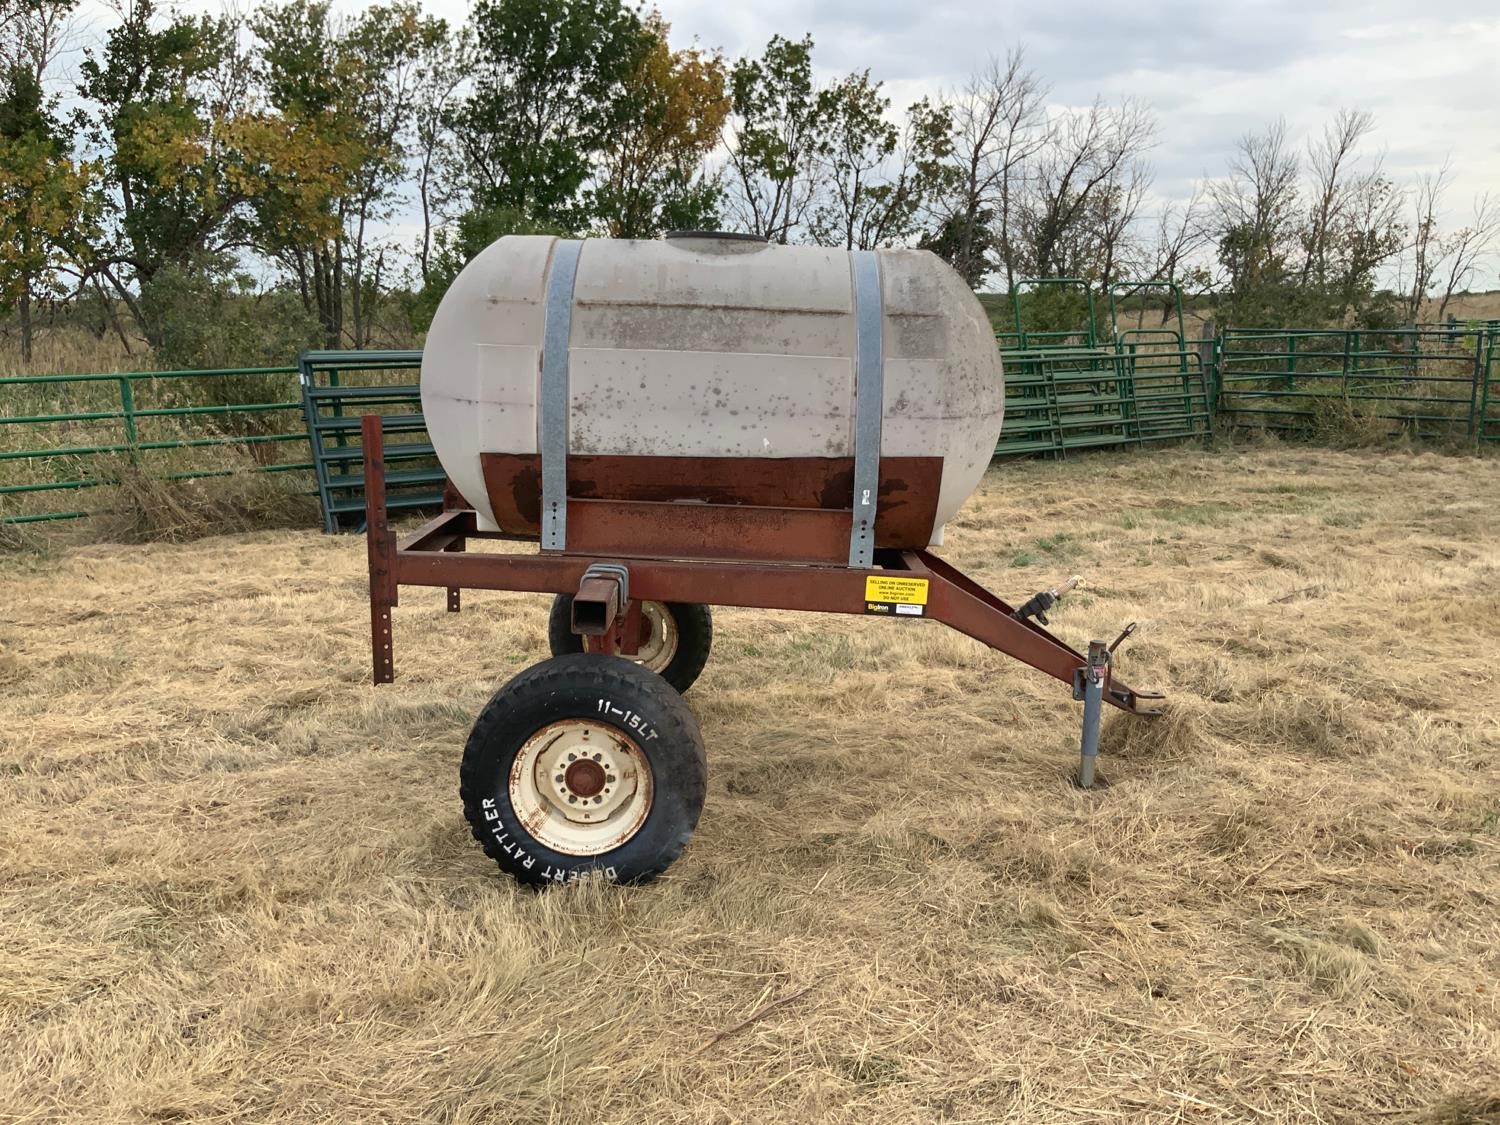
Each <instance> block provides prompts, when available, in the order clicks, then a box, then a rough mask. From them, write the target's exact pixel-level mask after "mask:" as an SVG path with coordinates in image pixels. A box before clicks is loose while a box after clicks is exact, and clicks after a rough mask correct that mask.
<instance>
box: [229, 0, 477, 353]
mask: <svg viewBox="0 0 1500 1125" xmlns="http://www.w3.org/2000/svg"><path fill="white" fill-rule="evenodd" d="M252 26H253V27H254V30H255V33H256V35H257V37H258V40H259V46H258V49H257V52H256V63H257V68H256V69H257V78H258V79H259V83H260V88H261V90H262V91H263V93H264V97H265V100H266V102H267V106H268V108H269V109H270V110H271V111H272V114H271V115H270V116H269V119H268V120H266V121H265V125H266V127H267V129H268V131H269V135H270V137H271V139H273V140H274V142H275V143H274V145H270V146H268V160H269V168H270V175H269V176H268V177H267V182H266V184H265V185H264V189H263V190H261V191H259V192H258V193H257V194H256V196H255V199H254V200H253V201H252V203H253V210H254V214H255V218H256V222H255V228H254V238H255V242H256V244H257V246H258V247H259V248H260V249H261V250H262V251H263V252H264V253H266V254H267V255H269V256H270V257H271V258H272V259H273V260H275V261H277V262H278V263H280V264H281V265H282V266H283V268H284V269H286V271H287V272H288V274H289V275H290V276H291V278H292V279H293V281H294V282H295V284H296V286H297V288H298V291H299V292H300V293H301V294H302V298H303V302H304V304H305V305H306V307H307V308H308V309H309V310H310V311H314V312H315V313H316V314H317V317H318V320H319V322H320V323H321V324H322V325H323V334H324V338H325V341H326V343H327V346H329V347H339V346H342V345H344V344H345V343H346V342H347V343H352V344H353V345H354V346H356V347H364V346H367V345H368V344H369V343H370V341H371V337H372V332H373V314H374V306H375V303H376V302H377V301H378V299H379V294H380V292H381V282H382V280H383V276H384V274H385V270H386V267H385V253H386V251H385V248H384V247H372V244H371V241H370V231H371V225H372V224H373V223H374V222H377V221H379V220H382V219H386V218H389V217H390V215H391V214H392V212H393V208H394V204H395V201H396V199H397V198H398V195H399V192H400V189H401V186H402V182H403V179H404V176H405V171H406V158H407V155H408V151H409V146H410V142H411V120H412V116H413V107H414V102H415V100H416V96H417V93H418V90H419V89H420V79H421V75H422V66H421V60H422V59H423V57H424V54H425V53H427V52H430V51H431V50H432V49H433V48H434V47H435V45H436V44H438V43H440V42H441V41H443V40H444V39H445V38H446V35H447V27H446V25H445V24H444V23H443V22H442V21H440V20H434V19H431V18H424V17H422V16H421V14H420V12H419V10H418V9H417V7H416V6H415V4H412V3H409V2H406V0H398V2H396V3H393V4H390V5H376V6H374V7H371V8H367V9H366V10H365V11H364V12H363V13H361V15H360V16H359V17H358V18H356V19H354V20H352V21H349V22H342V21H337V20H335V19H334V18H333V16H332V15H331V11H330V6H329V4H327V3H326V2H323V0H286V2H284V3H280V4H272V5H268V6H266V7H263V8H262V9H261V10H260V11H259V12H258V13H257V14H256V17H255V19H254V20H253V23H252ZM346 312H347V313H348V315H349V317H350V323H349V324H348V325H347V326H346V321H345V316H346Z"/></svg>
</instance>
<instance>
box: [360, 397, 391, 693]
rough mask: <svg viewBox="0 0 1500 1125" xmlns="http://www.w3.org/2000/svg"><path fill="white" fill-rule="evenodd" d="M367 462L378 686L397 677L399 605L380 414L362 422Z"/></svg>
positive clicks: (368, 538) (372, 648) (372, 624)
mask: <svg viewBox="0 0 1500 1125" xmlns="http://www.w3.org/2000/svg"><path fill="white" fill-rule="evenodd" d="M359 429H360V438H361V441H362V445H363V453H364V463H365V545H366V546H367V547H368V549H369V559H370V656H371V662H372V665H373V668H374V679H375V682H376V683H377V684H388V683H391V682H392V681H394V680H395V678H396V665H395V646H394V644H393V641H392V637H391V609H392V607H394V606H395V605H396V600H397V596H398V593H397V586H396V574H395V566H396V537H395V536H394V535H393V534H392V533H391V525H390V520H389V519H388V518H387V515H386V507H385V434H384V432H383V430H382V429H381V418H380V416H379V415H378V414H366V415H365V416H364V417H363V418H361V419H360V420H359Z"/></svg>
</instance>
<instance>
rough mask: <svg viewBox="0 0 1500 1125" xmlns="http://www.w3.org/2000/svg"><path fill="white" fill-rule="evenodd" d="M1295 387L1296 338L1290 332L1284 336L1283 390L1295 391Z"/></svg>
mask: <svg viewBox="0 0 1500 1125" xmlns="http://www.w3.org/2000/svg"><path fill="white" fill-rule="evenodd" d="M1296 387H1297V337H1296V336H1293V335H1292V334H1291V333H1290V332H1288V333H1287V334H1286V386H1285V387H1284V388H1283V389H1285V390H1288V391H1291V390H1295V389H1296Z"/></svg>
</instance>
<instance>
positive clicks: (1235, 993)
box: [0, 447, 1500, 1125]
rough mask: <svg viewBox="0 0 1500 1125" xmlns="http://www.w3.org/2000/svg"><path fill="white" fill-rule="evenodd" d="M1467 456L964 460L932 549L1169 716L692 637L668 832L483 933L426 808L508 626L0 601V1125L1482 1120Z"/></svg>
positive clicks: (968, 677) (848, 632)
mask: <svg viewBox="0 0 1500 1125" xmlns="http://www.w3.org/2000/svg"><path fill="white" fill-rule="evenodd" d="M1497 494H1500V461H1497V460H1493V459H1490V460H1475V459H1468V458H1457V457H1440V456H1435V455H1430V454H1429V455H1410V454H1379V453H1374V452H1359V453H1320V452H1315V451H1309V450H1304V449H1289V448H1276V447H1270V448H1265V449H1254V450H1249V451H1238V452H1229V453H1222V454H1202V453H1196V452H1163V453H1157V454H1141V455H1120V456H1107V457H1106V456H1100V457H1091V458H1084V459H1081V460H1078V461H1074V462H1069V463H1067V464H1043V463H1026V464H1016V465H1008V466H1003V467H1000V468H997V469H996V470H995V471H994V472H993V473H992V474H991V475H990V477H989V478H988V479H987V480H986V482H985V485H984V489H983V493H982V494H981V495H979V496H977V497H976V498H975V499H974V500H973V501H971V502H970V504H969V505H968V507H967V508H966V509H965V510H964V512H963V513H962V515H961V517H960V518H959V520H958V521H957V523H956V525H955V526H953V527H950V529H949V539H948V546H947V547H946V548H945V553H946V554H947V556H948V557H949V558H951V559H953V560H954V561H956V562H957V563H958V564H960V565H961V566H964V567H967V568H970V569H971V571H972V572H973V573H975V574H977V575H978V576H979V577H980V578H981V579H982V580H984V581H985V582H986V583H987V584H989V585H990V586H992V588H994V589H996V590H997V591H999V592H1001V593H1002V594H1005V595H1008V596H1011V597H1013V598H1017V599H1019V598H1022V597H1025V596H1027V595H1029V594H1031V593H1032V592H1034V591H1035V590H1037V589H1039V588H1041V587H1044V586H1046V585H1049V584H1051V583H1052V582H1054V581H1056V580H1057V579H1059V578H1061V577H1063V576H1066V575H1067V574H1069V573H1073V572H1082V573H1084V574H1085V575H1087V576H1088V577H1089V579H1090V584H1089V586H1088V587H1087V588H1086V589H1084V590H1082V591H1080V592H1079V593H1078V594H1076V595H1074V596H1073V597H1071V598H1070V600H1069V601H1068V603H1067V604H1066V606H1065V607H1064V608H1063V609H1061V610H1060V611H1059V612H1058V613H1057V614H1056V615H1055V616H1054V617H1053V627H1054V629H1056V630H1057V631H1058V632H1060V633H1061V634H1062V635H1064V636H1065V637H1067V638H1069V639H1070V640H1072V641H1074V642H1078V643H1082V642H1085V641H1087V640H1088V638H1089V637H1090V635H1091V634H1092V635H1101V636H1105V637H1106V638H1108V637H1112V636H1113V634H1114V632H1115V631H1117V630H1118V629H1119V628H1120V627H1121V626H1123V625H1124V624H1125V623H1126V622H1128V621H1131V620H1137V619H1138V620H1140V621H1141V622H1142V623H1143V627H1142V629H1141V631H1140V633H1139V635H1138V637H1137V639H1135V640H1134V641H1132V642H1131V644H1130V645H1129V647H1128V648H1127V649H1126V651H1125V653H1124V656H1123V657H1122V666H1121V674H1122V676H1123V677H1124V678H1126V679H1127V680H1128V681H1129V682H1131V683H1133V684H1137V685H1139V686H1147V687H1149V686H1157V687H1160V688H1162V689H1164V690H1166V691H1167V692H1169V693H1170V695H1171V698H1172V701H1173V705H1172V711H1171V713H1170V715H1169V716H1167V717H1166V718H1164V719H1162V720H1161V721H1159V722H1156V723H1154V724H1145V723H1142V722H1140V721H1132V720H1130V719H1127V718H1125V717H1117V718H1116V719H1114V720H1112V721H1111V724H1110V726H1109V727H1108V729H1107V731H1106V736H1107V737H1106V750H1105V757H1104V758H1103V759H1102V761H1101V773H1102V775H1103V777H1104V778H1105V779H1107V781H1108V782H1109V785H1108V787H1107V788H1105V789H1103V790H1101V791H1098V792H1093V793H1083V792H1080V791H1078V790H1076V789H1073V788H1071V787H1070V785H1069V784H1068V775H1069V771H1070V770H1071V768H1072V767H1073V764H1074V756H1075V754H1076V745H1077V742H1076V740H1077V724H1078V706H1077V704H1075V703H1073V702H1071V701H1070V700H1069V698H1068V692H1067V690H1066V689H1065V688H1064V687H1063V686H1062V685H1060V684H1057V683H1055V682H1052V681H1050V680H1048V679H1046V678H1044V677H1042V676H1041V675H1039V674H1037V673H1034V672H1031V671H1029V670H1028V669H1025V668H1023V667H1022V666H1020V665H1019V664H1016V663H1014V662H1011V661H1008V660H1006V659H1004V658H1002V657H1000V656H997V655H994V654H992V653H989V652H987V651H985V650H983V649H982V648H981V647H980V646H979V645H977V644H975V643H973V642H971V641H969V640H967V639H965V638H963V637H961V636H959V635H958V634H956V633H952V632H948V631H945V630H943V629H942V628H941V627H940V626H938V625H936V624H935V623H929V622H900V623H896V622H890V621H876V620H864V619H855V618H841V617H823V616H813V615H790V614H771V613H757V612H748V611H734V610H724V611H722V612H721V613H719V615H718V617H717V624H718V639H717V643H716V647H715V651H714V656H713V659H712V660H711V662H710V664H709V667H708V671H707V672H706V673H705V675H704V677H703V679H702V680H701V681H700V682H699V684H698V686H697V687H696V688H695V689H694V690H693V691H692V692H691V693H690V696H689V698H690V700H691V702H692V704H693V706H694V708H695V709H696V710H697V713H698V715H699V717H700V719H701V721H702V726H703V730H704V734H705V736H706V739H707V742H708V746H709V759H710V767H711V785H710V795H709V804H708V808H707V811H706V813H705V816H704V818H703V821H702V824H701V825H700V828H699V832H698V835H697V837H696V838H695V840H694V842H693V843H692V845H691V846H690V847H689V848H688V851H687V853H686V854H685V855H684V857H683V858H682V860H681V861H680V862H679V863H678V864H677V865H676V866H675V867H674V868H673V869H672V871H671V872H670V874H669V875H668V876H667V877H666V878H665V879H663V880H662V881H661V882H659V883H657V884H655V885H653V886H650V887H644V888H633V889H621V888H614V887H601V886H581V887H573V888H567V889H563V890H559V891H556V892H552V893H546V894H540V895H538V894H533V893H529V892H524V891H519V890H517V889H515V888H513V887H512V885H511V884H510V883H509V882H508V881H507V880H505V879H504V878H502V877H501V876H500V875H499V873H498V872H497V871H496V869H495V868H494V867H493V865H492V864H491V863H490V862H489V861H488V860H486V859H485V858H484V856H483V855H482V854H481V853H480V851H479V849H478V848H477V847H476V846H475V845H474V844H473V842H472V841H471V840H470V838H469V834H468V831H467V829H466V827H465V825H464V822H463V820H462V818H461V816H460V812H459V806H458V800H457V778H456V774H457V764H458V755H459V751H460V748H461V746H462V744H463V741H464V738H465V736H466V734H467V730H468V726H469V724H470V723H471V721H472V720H473V718H474V716H475V715H476V713H477V712H478V711H479V709H480V707H481V706H482V704H483V703H484V701H485V699H486V698H487V696H488V695H489V694H490V693H491V692H492V691H493V690H494V688H495V686H496V685H497V684H498V683H500V682H501V681H503V680H504V679H506V678H507V677H509V676H510V675H512V674H513V673H515V672H516V671H518V670H520V669H521V668H523V667H525V666H526V665H528V664H530V663H532V662H534V661H537V660H540V659H542V658H543V657H544V656H545V643H546V642H545V614H546V609H547V605H546V600H545V599H543V598H537V597H522V596H506V595H485V594H479V593H471V594H466V595H465V597H466V608H465V611H464V613H463V614H462V615H461V616H459V617H456V618H455V617H450V616H447V615H445V614H444V612H443V596H442V592H441V591H440V590H430V591H422V590H410V591H406V592H404V593H403V603H404V604H403V605H402V606H401V608H400V609H399V610H398V611H397V614H396V661H397V673H398V680H397V683H396V684H395V685H394V686H392V687H385V688H379V689H376V688H373V687H371V686H370V685H369V683H368V678H369V672H368V645H367V636H366V629H367V623H368V615H367V612H366V603H365V601H364V596H365V579H364V547H363V544H362V542H361V541H359V540H357V539H351V538H325V537H323V536H321V535H318V534H315V533H312V532H308V533H288V532H268V533H260V534H250V535H241V536H234V537H226V538H220V539H212V540H206V541H202V542H198V543H193V544H185V545H158V546H149V547H90V548H82V549H74V550H71V551H69V552H68V553H66V554H62V555H60V556H56V557H37V556H35V555H12V556H9V557H6V558H4V559H0V802H3V811H0V1120H4V1121H59V1120H67V1121H89V1122H101V1121H137V1120H142V1119H145V1120H156V1121H165V1120H173V1121H205V1122H207V1121H214V1122H219V1121H223V1122H263V1121H285V1122H311V1121H320V1120H347V1121H383V1122H384V1121H390V1122H428V1121H443V1122H450V1121H451V1122H480V1121H487V1122H511V1121H516V1122H533V1121H536V1122H540V1121H556V1122H619V1123H627V1122H630V1123H637V1122H726V1123H727V1122H762V1121H767V1122H814V1121H838V1122H881V1123H885V1122H928V1121H969V1122H988V1121H1001V1120H1009V1121H1027V1122H1031V1121H1037V1122H1054V1121H1055V1122H1064V1121H1080V1120H1082V1121H1092V1120H1101V1121H1103V1120H1109V1121H1115V1120H1125V1121H1131V1120H1134V1121H1153V1122H1155V1121H1174V1120H1181V1121H1192V1122H1199V1121H1251V1120H1254V1121H1284V1122H1308V1121H1314V1122H1315V1121H1349V1122H1356V1121H1357V1122H1367V1121H1377V1122H1389V1121H1409V1122H1425V1123H1429V1125H1436V1123H1438V1122H1450V1123H1458V1122H1471V1123H1472V1122H1495V1121H1500V1009H1497V993H1500V972H1497V970H1500V773H1497V768H1496V764H1495V761H1496V754H1497V752H1500V671H1497V668H1500V663H1497V659H1496V654H1497V651H1500V517H1497V508H1496V500H1495V497H1496V495H1497Z"/></svg>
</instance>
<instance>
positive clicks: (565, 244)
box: [537, 239, 583, 551]
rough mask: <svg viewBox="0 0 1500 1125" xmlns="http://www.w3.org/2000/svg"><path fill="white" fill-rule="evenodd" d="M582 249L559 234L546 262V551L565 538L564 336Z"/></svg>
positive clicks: (541, 407)
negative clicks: (550, 258)
mask: <svg viewBox="0 0 1500 1125" xmlns="http://www.w3.org/2000/svg"><path fill="white" fill-rule="evenodd" d="M582 249H583V243H582V242H581V241H574V240H571V239H559V240H558V242H557V245H556V246H554V247H553V250H552V261H551V262H550V263H549V265H548V267H547V298H546V300H547V303H546V306H545V310H544V313H543V321H542V325H543V327H542V386H541V394H540V395H539V397H538V403H537V414H538V417H537V448H538V451H539V452H540V453H541V457H542V548H543V549H544V550H553V551H560V550H562V549H563V547H564V545H565V544H566V543H567V539H568V341H569V339H570V338H571V336H572V332H573V282H574V280H575V279H576V278H577V277H578V254H579V251H581V250H582Z"/></svg>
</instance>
